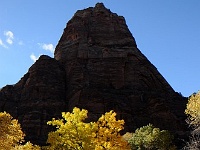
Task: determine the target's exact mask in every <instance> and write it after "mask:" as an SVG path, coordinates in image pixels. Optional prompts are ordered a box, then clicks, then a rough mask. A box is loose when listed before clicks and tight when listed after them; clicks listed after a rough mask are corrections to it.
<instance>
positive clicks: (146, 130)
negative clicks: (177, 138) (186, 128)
mask: <svg viewBox="0 0 200 150" xmlns="http://www.w3.org/2000/svg"><path fill="white" fill-rule="evenodd" d="M128 136H129V137H130V134H128ZM172 139H173V137H172V136H171V135H170V133H169V132H168V131H167V130H160V129H159V128H155V127H154V126H153V125H152V124H149V125H147V126H143V127H141V128H138V129H136V131H135V132H134V133H133V134H132V137H131V138H129V140H128V142H129V144H130V146H131V149H132V150H154V149H158V150H175V149H176V147H175V146H174V145H173V144H172Z"/></svg>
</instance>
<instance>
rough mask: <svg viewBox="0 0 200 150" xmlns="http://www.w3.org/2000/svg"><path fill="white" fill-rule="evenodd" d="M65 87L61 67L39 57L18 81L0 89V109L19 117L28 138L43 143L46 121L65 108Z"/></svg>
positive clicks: (48, 129)
mask: <svg viewBox="0 0 200 150" xmlns="http://www.w3.org/2000/svg"><path fill="white" fill-rule="evenodd" d="M65 90H66V86H65V72H64V70H63V68H62V67H61V66H60V65H59V63H58V62H57V61H56V60H55V59H53V58H50V57H48V56H41V57H40V59H39V60H38V61H37V62H36V63H35V64H34V65H33V66H32V67H31V68H30V69H29V71H28V73H27V74H25V75H24V77H23V78H22V79H21V80H20V81H19V82H18V83H17V84H15V85H12V86H6V87H4V88H3V89H2V90H1V91H0V108H1V111H4V110H5V111H7V112H9V113H10V114H11V115H12V116H13V117H14V118H17V119H18V120H19V122H20V123H21V125H22V129H23V130H24V132H25V134H26V139H27V140H31V141H32V142H33V143H38V144H44V143H45V141H46V138H47V133H48V132H49V131H50V127H48V126H47V124H46V122H47V121H49V120H51V118H52V117H59V116H60V115H61V111H64V110H66V108H67V103H66V98H65Z"/></svg>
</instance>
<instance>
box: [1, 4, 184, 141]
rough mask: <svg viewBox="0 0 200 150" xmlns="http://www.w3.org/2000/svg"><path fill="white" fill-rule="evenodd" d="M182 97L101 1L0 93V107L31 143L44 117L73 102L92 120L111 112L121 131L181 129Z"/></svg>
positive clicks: (41, 133)
mask: <svg viewBox="0 0 200 150" xmlns="http://www.w3.org/2000/svg"><path fill="white" fill-rule="evenodd" d="M185 105H186V100H185V99H184V98H183V97H182V96H181V95H179V94H178V93H176V92H175V91H174V90H173V88H172V87H171V86H170V85H169V84H168V82H167V81H166V80H165V79H164V78H163V76H162V75H161V74H160V73H159V72H158V70H157V69H156V67H155V66H154V65H153V64H151V62H150V61H149V60H148V59H147V58H146V57H145V56H144V55H143V54H142V53H141V51H140V50H139V49H138V48H137V45H136V42H135V39H134V37H133V36H132V34H131V33H130V31H129V29H128V27H127V25H126V21H125V19H124V18H123V17H122V16H118V15H117V14H115V13H112V12H111V11H110V10H109V9H107V8H105V7H104V5H103V4H102V3H97V4H96V6H95V7H94V8H92V7H90V8H87V9H84V10H79V11H77V12H76V13H75V15H74V16H73V18H72V19H71V20H70V21H69V22H68V23H67V26H66V28H65V29H64V33H63V35H62V37H61V39H60V40H59V43H58V45H57V47H56V49H55V59H53V58H50V57H48V56H41V57H40V59H39V60H38V61H37V62H36V63H35V64H34V65H33V66H31V68H30V69H29V71H28V73H27V74H25V76H24V77H23V78H22V79H21V80H20V81H19V82H18V83H17V84H15V85H13V86H6V87H4V88H3V89H2V90H1V91H0V110H1V111H4V110H6V111H7V112H9V113H11V114H12V115H13V116H14V117H16V118H18V119H19V121H20V123H21V124H22V127H23V129H24V131H25V133H26V135H27V139H28V140H31V141H32V142H33V143H37V144H44V143H45V141H46V137H47V132H49V131H50V127H48V126H47V125H46V122H47V121H48V120H51V118H53V117H59V116H60V114H61V112H62V111H71V110H72V109H73V107H75V106H77V107H80V108H85V109H87V110H89V119H88V121H90V120H93V121H95V120H96V119H97V118H99V116H100V115H101V114H103V113H105V112H107V111H110V110H114V111H115V112H117V114H118V116H117V117H118V118H120V119H124V120H125V131H130V132H133V131H134V130H135V129H136V128H138V127H141V126H144V125H147V124H149V123H152V124H154V125H155V126H156V127H159V128H161V129H167V130H170V131H172V132H181V133H182V131H185V122H184V119H185V115H184V110H185Z"/></svg>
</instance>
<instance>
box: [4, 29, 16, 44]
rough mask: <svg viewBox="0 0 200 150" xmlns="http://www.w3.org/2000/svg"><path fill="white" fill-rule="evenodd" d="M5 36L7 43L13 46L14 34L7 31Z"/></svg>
mask: <svg viewBox="0 0 200 150" xmlns="http://www.w3.org/2000/svg"><path fill="white" fill-rule="evenodd" d="M4 35H5V36H6V38H7V39H6V42H7V43H8V44H13V39H14V34H13V33H12V32H11V31H5V32H4Z"/></svg>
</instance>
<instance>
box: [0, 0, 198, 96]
mask: <svg viewBox="0 0 200 150" xmlns="http://www.w3.org/2000/svg"><path fill="white" fill-rule="evenodd" d="M97 2H103V3H104V5H105V6H106V7H107V8H109V9H110V10H111V11H112V12H115V13H117V14H118V15H122V16H124V17H125V19H126V22H127V25H128V27H129V30H130V31H131V33H132V34H133V36H134V37H135V39H136V42H137V45H138V48H139V49H140V50H141V51H142V53H143V54H144V55H145V56H146V57H147V58H148V59H149V60H150V61H151V62H152V64H154V65H155V66H156V68H157V69H158V71H159V72H160V73H161V74H162V75H163V76H164V78H165V79H166V80H167V81H168V83H169V84H170V85H171V86H172V87H173V88H174V90H175V91H177V92H181V93H182V94H183V95H184V96H189V95H190V94H192V93H193V92H197V91H198V90H200V80H199V78H200V69H199V67H198V66H199V65H200V59H199V58H200V16H199V15H200V0H192V1H191V0H165V1H164V0H163V1H161V0H121V1H119V0H102V1H97V0H73V1H72V0H1V2H0V87H3V86H5V85H6V84H15V83H16V82H18V81H19V80H20V78H21V77H23V75H24V74H25V73H26V72H27V71H28V69H29V67H30V66H31V65H32V64H33V63H34V61H35V60H36V59H37V58H38V57H39V56H40V55H41V54H46V55H49V56H51V57H53V51H54V48H55V46H56V45H57V43H58V41H59V39H60V37H61V35H62V33H63V29H64V28H65V26H66V23H67V21H68V20H69V19H71V18H72V16H73V14H74V13H75V12H76V11H77V10H80V9H84V8H87V7H93V6H95V4H96V3H97Z"/></svg>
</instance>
